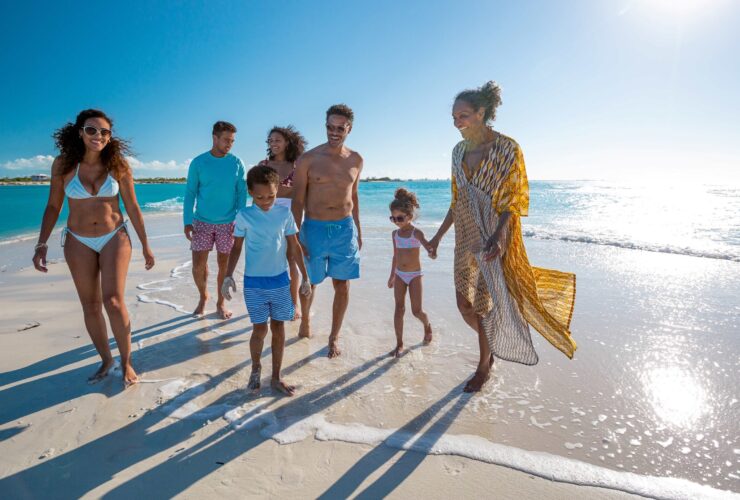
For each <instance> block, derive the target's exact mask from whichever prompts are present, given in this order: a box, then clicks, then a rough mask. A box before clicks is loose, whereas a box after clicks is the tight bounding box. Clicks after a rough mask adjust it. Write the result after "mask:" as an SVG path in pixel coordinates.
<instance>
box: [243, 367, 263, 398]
mask: <svg viewBox="0 0 740 500" xmlns="http://www.w3.org/2000/svg"><path fill="white" fill-rule="evenodd" d="M261 372H262V371H261V370H260V369H259V368H258V369H256V370H252V374H251V375H250V376H249V383H248V384H247V389H249V390H250V391H252V392H255V393H257V392H260V387H261V385H262V384H261V383H260V375H261Z"/></svg>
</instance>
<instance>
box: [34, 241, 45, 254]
mask: <svg viewBox="0 0 740 500" xmlns="http://www.w3.org/2000/svg"><path fill="white" fill-rule="evenodd" d="M42 248H49V245H47V244H46V243H36V246H35V247H33V251H34V252H38V251H39V250H41V249H42Z"/></svg>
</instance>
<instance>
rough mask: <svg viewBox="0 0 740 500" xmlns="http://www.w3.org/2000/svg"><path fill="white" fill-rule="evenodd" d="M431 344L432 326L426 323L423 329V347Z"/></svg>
mask: <svg viewBox="0 0 740 500" xmlns="http://www.w3.org/2000/svg"><path fill="white" fill-rule="evenodd" d="M431 343H432V324H431V323H427V325H426V326H425V327H424V345H429V344H431Z"/></svg>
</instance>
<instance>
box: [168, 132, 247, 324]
mask: <svg viewBox="0 0 740 500" xmlns="http://www.w3.org/2000/svg"><path fill="white" fill-rule="evenodd" d="M235 138H236V127H235V126H234V125H232V124H231V123H229V122H223V121H219V122H216V123H215V124H214V125H213V146H212V147H211V150H210V151H207V152H205V153H203V154H202V155H200V156H197V157H195V158H193V161H191V162H190V168H189V169H188V182H187V186H186V188H185V203H184V207H183V222H184V224H185V237H186V238H187V239H188V240H190V250H192V252H193V279H194V280H195V286H196V287H198V293H199V294H200V300H199V301H198V306H197V307H196V308H195V311H193V316H197V317H202V316H203V315H204V314H205V309H206V303H207V302H208V290H207V289H206V288H207V283H208V254H209V253H210V252H211V250H213V246H214V244H215V245H216V252H217V262H218V279H217V285H216V291H217V293H218V301H217V302H216V312H217V314H218V316H219V317H220V318H221V319H228V318H230V317H231V311H229V310H228V309H226V306H225V304H224V297H223V295H222V294H221V285H222V284H223V281H224V277H225V276H226V265H227V263H228V260H229V253H230V252H231V247H232V246H233V244H234V234H233V233H234V217H236V213H237V212H238V211H239V209H241V208H242V207H244V206H245V205H246V203H247V189H246V185H245V168H244V164H243V163H242V161H241V160H240V159H239V158H238V157H237V156H234V155H232V154H231V153H229V151H230V150H231V147H232V146H233V145H234V140H235Z"/></svg>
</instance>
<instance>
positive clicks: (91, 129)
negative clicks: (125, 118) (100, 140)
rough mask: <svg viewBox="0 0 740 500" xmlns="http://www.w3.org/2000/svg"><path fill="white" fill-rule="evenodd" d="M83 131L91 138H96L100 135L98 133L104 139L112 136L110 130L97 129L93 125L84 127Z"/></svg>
mask: <svg viewBox="0 0 740 500" xmlns="http://www.w3.org/2000/svg"><path fill="white" fill-rule="evenodd" d="M82 130H83V131H84V132H85V135H87V136H90V137H95V136H96V135H98V133H99V134H100V135H101V136H102V137H110V134H111V132H110V129H109V128H97V127H93V126H91V125H87V126H85V127H82Z"/></svg>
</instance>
